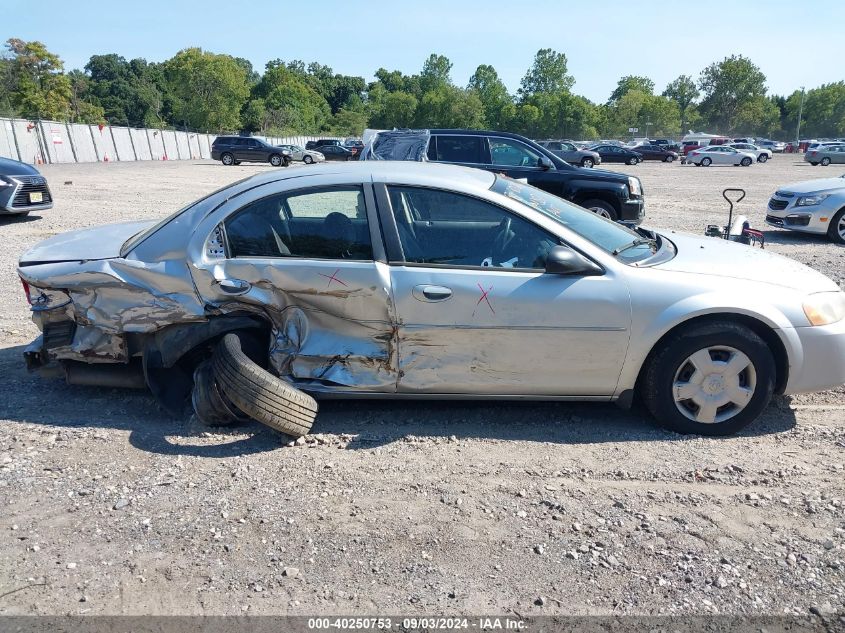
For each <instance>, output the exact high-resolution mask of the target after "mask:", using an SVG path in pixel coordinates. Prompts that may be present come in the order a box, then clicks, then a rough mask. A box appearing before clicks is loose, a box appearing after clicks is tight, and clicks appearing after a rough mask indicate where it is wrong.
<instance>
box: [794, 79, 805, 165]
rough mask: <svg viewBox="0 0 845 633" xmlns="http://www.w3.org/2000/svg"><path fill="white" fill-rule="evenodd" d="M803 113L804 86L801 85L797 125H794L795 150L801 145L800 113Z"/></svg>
mask: <svg viewBox="0 0 845 633" xmlns="http://www.w3.org/2000/svg"><path fill="white" fill-rule="evenodd" d="M803 113H804V86H801V105H799V106H798V125H796V126H795V150H796V151H798V148H799V147H800V146H801V115H802V114H803Z"/></svg>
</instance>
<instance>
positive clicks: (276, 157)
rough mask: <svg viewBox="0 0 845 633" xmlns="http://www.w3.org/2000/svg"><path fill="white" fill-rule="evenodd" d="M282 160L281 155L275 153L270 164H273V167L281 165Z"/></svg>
mask: <svg viewBox="0 0 845 633" xmlns="http://www.w3.org/2000/svg"><path fill="white" fill-rule="evenodd" d="M282 162H283V161H282V157H281V156H279V155H278V154H273V155H272V156H271V157H270V164H271V165H272V166H273V167H281V165H282Z"/></svg>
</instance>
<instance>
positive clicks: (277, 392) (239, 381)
mask: <svg viewBox="0 0 845 633" xmlns="http://www.w3.org/2000/svg"><path fill="white" fill-rule="evenodd" d="M214 360H215V365H214V366H215V375H216V377H217V379H218V380H219V382H220V388H221V389H222V391H223V393H224V394H225V395H226V397H228V398H229V399H230V400H231V401H232V402H233V403H234V404H235V405H236V406H237V407H238V408H239V409H240V410H241V411H243V412H244V413H246V414H247V415H249V416H250V417H252V418H254V419H256V420H258V421H259V422H262V423H263V424H266V425H267V426H269V427H271V428H273V429H276V430H277V431H281V432H282V433H287V434H288V435H292V436H294V437H300V436H303V435H306V434H307V433H308V431H309V430H310V429H311V425H312V424H313V422H314V418H315V417H316V415H317V409H318V405H317V402H316V400H314V399H313V398H312V397H311V396H309V395H307V394H305V393H302V392H301V391H299V390H298V389H296V388H294V387H293V386H291V385H289V384H288V383H286V382H285V381H284V380H282V379H280V378H278V377H276V376H274V375H273V374H271V373H269V372H268V371H266V370H264V369H262V368H261V367H259V366H258V365H256V364H255V363H253V362H252V361H251V360H250V359H249V358H247V356H246V355H245V354H244V353H243V352H242V351H241V346H240V340H239V339H238V337H237V336H236V335H235V334H227V335H226V336H224V337H223V340H222V341H220V344H219V345H218V347H217V350H216V352H215V359H214Z"/></svg>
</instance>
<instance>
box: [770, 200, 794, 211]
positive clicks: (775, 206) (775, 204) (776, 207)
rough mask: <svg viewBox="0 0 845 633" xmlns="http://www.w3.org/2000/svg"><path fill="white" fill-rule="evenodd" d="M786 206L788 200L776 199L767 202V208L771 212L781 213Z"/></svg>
mask: <svg viewBox="0 0 845 633" xmlns="http://www.w3.org/2000/svg"><path fill="white" fill-rule="evenodd" d="M788 206H789V201H788V200H778V199H777V198H772V199H771V200H769V208H770V209H771V210H772V211H783V210H784V209H785V208H786V207H788Z"/></svg>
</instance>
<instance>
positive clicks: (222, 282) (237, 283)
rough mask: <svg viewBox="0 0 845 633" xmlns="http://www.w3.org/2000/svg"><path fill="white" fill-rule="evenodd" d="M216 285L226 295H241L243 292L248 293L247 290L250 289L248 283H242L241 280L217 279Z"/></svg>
mask: <svg viewBox="0 0 845 633" xmlns="http://www.w3.org/2000/svg"><path fill="white" fill-rule="evenodd" d="M217 285H218V286H220V290H222V291H223V292H225V293H226V294H227V295H242V294H244V293H245V292H249V289H250V288H251V287H252V286H250V283H249V282H248V281H244V280H243V279H218V280H217Z"/></svg>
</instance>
